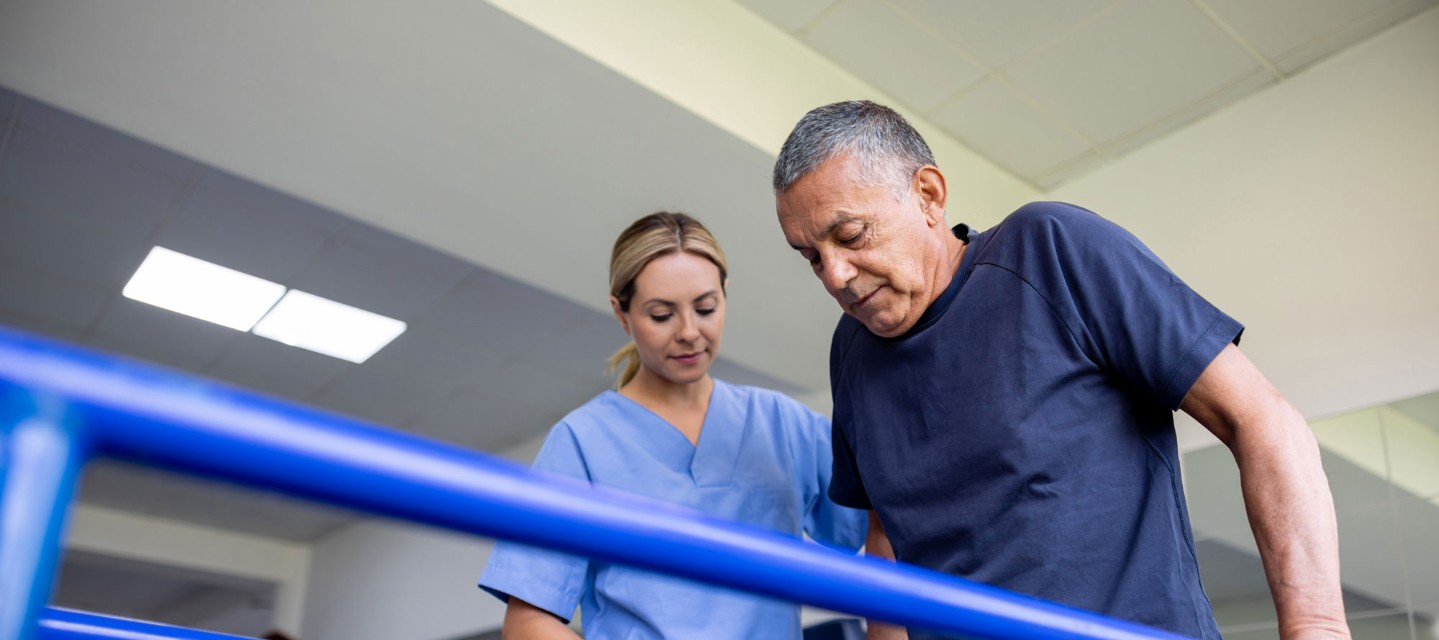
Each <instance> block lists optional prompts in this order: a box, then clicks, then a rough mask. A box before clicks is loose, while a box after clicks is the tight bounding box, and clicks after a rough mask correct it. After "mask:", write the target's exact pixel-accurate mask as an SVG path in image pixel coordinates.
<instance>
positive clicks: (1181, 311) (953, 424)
mask: <svg viewBox="0 0 1439 640" xmlns="http://www.w3.org/2000/svg"><path fill="white" fill-rule="evenodd" d="M774 190H775V196H776V201H777V209H778V213H779V221H780V226H781V227H782V229H783V231H784V235H785V239H786V240H788V242H789V244H790V245H791V246H792V247H794V249H795V250H796V251H798V252H799V253H800V255H801V256H803V257H804V259H805V260H807V261H808V262H809V263H810V267H811V268H812V269H813V270H814V274H815V276H817V277H818V278H819V279H820V282H821V283H822V284H823V285H824V288H825V290H826V291H828V292H829V293H830V295H831V296H833V297H834V299H835V300H836V301H837V302H839V306H840V308H841V309H843V310H844V314H845V315H844V316H843V317H842V318H841V319H840V321H839V325H838V327H836V329H835V331H834V338H833V342H832V346H831V350H830V385H831V389H832V392H833V394H834V437H833V443H834V465H835V469H834V479H833V483H832V484H831V486H830V495H831V497H832V498H833V499H834V501H835V502H837V503H839V504H843V505H847V506H851V507H856V508H860V509H869V510H870V535H869V539H868V548H869V549H870V551H871V552H872V553H877V554H878V555H890V556H891V557H895V558H897V559H898V560H901V561H904V562H909V563H913V564H917V565H920V566H924V567H928V568H930V569H935V570H938V571H943V572H946V573H950V574H954V575H958V576H964V577H966V578H970V579H973V580H978V581H981V582H985V583H988V584H992V585H996V586H999V587H1004V588H1007V589H1011V590H1014V591H1018V592H1021V593H1026V594H1030V595H1034V596H1038V597H1041V598H1046V599H1049V600H1054V601H1057V602H1061V603H1064V604H1068V605H1071V606H1076V607H1080V608H1084V609H1088V610H1092V611H1097V612H1100V613H1104V614H1108V615H1112V616H1116V617H1120V618H1125V619H1128V620H1133V621H1136V622H1140V623H1144V624H1149V625H1153V626H1155V627H1158V628H1162V629H1167V630H1170V631H1174V632H1177V633H1180V634H1184V635H1188V636H1192V637H1198V638H1216V639H1217V638H1219V637H1220V636H1219V631H1218V629H1217V626H1216V624H1215V621H1214V614H1213V612H1212V610H1211V608H1210V605H1209V601H1208V599H1207V598H1206V596H1205V594H1204V591H1203V589H1202V587H1201V585H1200V581H1199V571H1198V566H1197V562H1196V560H1195V553H1194V542H1193V539H1192V535H1191V534H1190V530H1189V516H1188V512H1187V510H1186V507H1185V503H1184V492H1183V487H1182V486H1181V481H1180V474H1179V455H1178V450H1177V445H1176V440H1175V434H1174V415H1173V412H1174V411H1175V410H1178V409H1182V410H1184V411H1185V412H1186V413H1188V414H1190V415H1191V416H1193V417H1194V418H1195V419H1196V420H1198V421H1199V423H1200V424H1203V425H1204V426H1205V427H1206V428H1208V429H1209V430H1210V431H1212V432H1213V433H1214V434H1215V435H1216V436H1218V437H1219V439H1220V440H1221V441H1222V442H1224V444H1225V445H1227V446H1228V447H1229V448H1230V449H1231V450H1232V452H1233V454H1234V457H1235V459H1236V461H1237V462H1238V465H1239V470H1240V476H1241V478H1242V484H1243V493H1244V501H1245V505H1246V507H1247V509H1248V512H1249V518H1250V522H1251V523H1252V525H1253V529H1254V534H1255V537H1256V539H1257V541H1258V543H1259V550H1260V553H1261V555H1262V557H1263V561H1264V567H1265V572H1266V574H1267V575H1268V579H1269V584H1270V588H1271V591H1272V592H1273V595H1274V602H1275V605H1276V607H1277V608H1278V612H1279V624H1280V632H1281V634H1282V635H1283V637H1285V638H1347V637H1348V635H1349V632H1348V628H1347V626H1346V624H1345V619H1344V609H1343V603H1342V602H1341V594H1340V583H1339V561H1338V542H1337V535H1336V533H1335V521H1334V507H1333V501H1332V498H1331V497H1330V494H1329V489H1328V485H1327V483H1326V481H1325V476H1324V471H1323V469H1322V468H1321V466H1320V462H1319V451H1318V446H1317V444H1316V443H1315V441H1314V438H1313V436H1312V434H1311V432H1310V430H1309V428H1308V425H1307V424H1306V423H1305V421H1304V418H1303V416H1302V415H1301V414H1300V413H1299V412H1298V411H1297V410H1296V409H1295V408H1294V407H1293V406H1292V405H1290V404H1289V403H1288V402H1287V401H1286V400H1285V399H1284V398H1283V396H1281V395H1280V393H1279V392H1278V391H1277V390H1275V388H1274V387H1273V386H1272V385H1271V384H1270V383H1269V382H1268V381H1267V380H1266V379H1265V378H1264V376H1263V375H1262V374H1261V373H1260V372H1259V371H1258V370H1257V369H1256V368H1255V366H1254V365H1253V364H1252V363H1251V362H1250V361H1249V360H1248V358H1246V357H1245V355H1244V354H1243V352H1241V351H1240V350H1239V349H1238V347H1237V344H1238V342H1239V337H1240V334H1241V333H1242V332H1243V330H1244V327H1243V326H1242V325H1241V324H1240V323H1239V322H1237V321H1235V320H1234V319H1233V318H1230V317H1229V316H1227V315H1225V314H1224V313H1223V312H1221V311H1220V310H1219V309H1217V308H1215V307H1214V306H1213V305H1211V304H1209V303H1208V302H1207V301H1205V300H1204V299H1203V298H1202V297H1200V296H1199V294H1197V293H1195V292H1194V291H1193V290H1192V289H1190V288H1189V287H1188V286H1186V285H1185V284H1184V283H1183V282H1182V281H1181V280H1180V279H1179V278H1178V277H1177V276H1175V275H1174V274H1173V273H1172V272H1170V271H1169V269H1168V268H1167V267H1166V266H1165V265H1164V264H1163V263H1162V262H1161V261H1160V260H1159V258H1157V257H1156V256H1155V255H1154V254H1153V253H1151V252H1150V251H1149V250H1148V249H1147V248H1145V246H1144V245H1143V244H1142V243H1140V242H1139V240H1138V239H1136V238H1135V237H1134V236H1132V235H1130V234H1129V233H1127V232H1126V231H1124V230H1123V229H1121V228H1120V227H1118V226H1116V225H1114V224H1112V223H1110V222H1108V221H1106V220H1104V219H1103V218H1100V217H1099V216H1098V215H1095V214H1093V213H1091V212H1089V211H1086V210H1084V209H1081V208H1079V207H1076V206H1072V205H1068V204H1062V203H1056V202H1040V203H1032V204H1029V205H1026V206H1024V207H1022V208H1020V209H1019V210H1017V211H1015V212H1014V213H1012V214H1010V215H1009V216H1008V217H1006V218H1005V219H1004V220H1003V221H1002V222H1001V223H1000V224H999V225H998V226H996V227H994V228H992V229H990V230H988V231H982V232H976V231H973V230H971V229H969V228H968V227H967V226H965V225H963V224H960V225H957V226H954V227H952V228H951V227H950V225H949V223H948V222H947V220H946V217H945V200H946V197H947V195H948V192H947V191H946V183H945V177H944V174H943V173H942V172H941V171H940V170H939V168H938V167H937V166H936V165H935V161H934V158H933V156H932V154H931V153H930V150H929V146H928V145H927V144H926V143H925V142H924V140H923V138H921V137H920V135H919V134H918V133H917V132H916V131H915V130H914V129H913V128H912V127H911V126H910V125H909V123H908V122H906V121H905V120H904V118H903V117H901V116H900V115H899V114H898V113H896V112H894V111H893V110H891V109H889V108H887V107H884V106H881V105H878V104H874V103H872V102H867V101H859V102H844V103H837V104H832V105H827V106H824V107H820V108H818V109H815V110H813V111H811V112H810V113H808V114H807V115H805V116H804V118H803V119H802V120H800V122H799V124H797V125H796V126H795V128H794V131H793V132H792V133H791V134H790V136H789V139H788V140H787V141H786V142H785V144H784V148H783V150H782V151H781V152H780V156H779V159H778V161H777V162H776V163H775V170H774ZM895 632H899V633H900V634H901V635H902V630H896V629H894V628H886V627H884V626H882V625H875V626H874V627H873V628H872V630H871V635H872V636H873V637H879V636H881V635H883V634H886V633H895ZM919 633H920V632H919V630H914V637H918V636H919Z"/></svg>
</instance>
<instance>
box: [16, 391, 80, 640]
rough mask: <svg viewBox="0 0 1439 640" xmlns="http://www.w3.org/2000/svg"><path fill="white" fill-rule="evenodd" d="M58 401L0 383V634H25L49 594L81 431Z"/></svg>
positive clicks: (22, 638) (20, 639)
mask: <svg viewBox="0 0 1439 640" xmlns="http://www.w3.org/2000/svg"><path fill="white" fill-rule="evenodd" d="M66 414H67V411H66V406H65V404H64V403H63V402H61V401H60V400H57V399H53V398H48V397H42V396H35V395H32V394H30V393H28V392H26V391H24V390H21V389H17V388H15V387H12V386H9V385H5V384H0V640H31V639H32V638H34V637H35V629H36V621H37V618H38V617H39V615H40V611H41V609H42V608H43V607H44V606H45V604H46V602H47V601H48V600H49V599H50V587H51V584H52V583H53V581H54V575H55V568H56V565H57V563H58V560H59V556H60V543H61V535H62V533H63V531H64V527H65V514H66V512H67V511H68V510H69V506H70V498H71V497H72V496H73V494H74V492H75V481H76V479H77V478H78V476H79V474H80V466H81V465H82V464H83V463H84V451H83V449H84V446H83V443H82V437H81V436H82V434H81V433H80V432H79V430H78V429H77V428H75V426H74V425H72V424H71V421H70V419H69V417H68V416H67V415H66Z"/></svg>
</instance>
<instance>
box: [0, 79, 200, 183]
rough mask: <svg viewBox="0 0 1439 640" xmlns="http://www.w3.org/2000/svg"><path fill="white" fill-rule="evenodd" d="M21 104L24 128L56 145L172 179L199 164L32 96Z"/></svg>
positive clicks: (185, 173) (21, 122)
mask: <svg viewBox="0 0 1439 640" xmlns="http://www.w3.org/2000/svg"><path fill="white" fill-rule="evenodd" d="M20 105H21V106H20V120H19V125H20V129H21V130H24V131H29V132H33V133H36V134H38V135H40V136H42V137H44V138H47V139H49V140H50V142H51V143H52V144H56V145H59V146H64V147H68V148H71V149H72V150H83V151H84V152H86V153H89V154H92V155H95V156H99V157H102V158H105V159H106V160H110V161H114V162H120V163H124V164H126V165H130V166H132V167H134V168H136V169H138V170H141V171H143V172H146V173H152V174H157V175H162V176H166V177H170V178H177V179H183V178H186V177H188V176H190V175H191V174H192V173H193V172H194V171H195V170H196V169H197V167H198V164H197V163H196V162H195V161H193V160H190V159H189V158H186V157H184V156H181V155H179V154H176V153H172V152H170V151H166V150H165V149H161V148H160V147H157V146H155V145H152V144H150V143H148V142H146V141H144V140H140V139H138V138H135V137H133V136H130V135H126V134H124V133H120V132H119V131H116V130H114V129H111V128H109V127H106V126H104V125H101V124H98V123H95V122H92V121H90V120H86V119H85V118H81V117H80V116H77V115H75V114H72V113H69V112H66V111H63V110H60V109H56V108H54V107H52V106H50V105H48V104H45V103H43V102H38V101H36V100H34V99H32V98H22V99H21V103H20Z"/></svg>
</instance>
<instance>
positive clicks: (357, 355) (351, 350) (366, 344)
mask: <svg viewBox="0 0 1439 640" xmlns="http://www.w3.org/2000/svg"><path fill="white" fill-rule="evenodd" d="M404 332H405V323H404V322H401V321H399V320H396V319H394V318H387V317H385V316H382V315H380V314H377V313H370V312H369V311H365V310H364V309H356V308H354V307H352V306H349V305H346V304H340V303H338V302H335V301H334V300H327V299H325V298H321V297H320V296H316V295H311V294H308V293H305V292H304V291H296V290H293V289H291V290H290V292H289V293H287V294H285V297H284V298H281V299H280V302H279V303H278V304H276V305H275V308H274V309H272V310H271V311H270V313H269V314H268V315H266V316H265V317H264V319H263V320H260V323H259V324H257V325H255V329H254V334H255V335H257V336H264V337H266V338H270V339H271V340H278V341H280V342H283V343H285V344H288V345H291V346H296V347H300V348H303V349H309V350H311V351H316V352H319V353H323V354H325V355H327V356H333V357H336V358H340V359H342V360H349V361H350V362H354V363H356V364H359V363H361V362H364V361H365V360H368V359H369V357H370V356H372V355H375V352H376V351H379V350H380V349H381V348H383V347H384V346H385V345H387V344H389V343H390V341H391V340H394V339H395V338H396V337H398V336H399V335H400V334H401V333H404Z"/></svg>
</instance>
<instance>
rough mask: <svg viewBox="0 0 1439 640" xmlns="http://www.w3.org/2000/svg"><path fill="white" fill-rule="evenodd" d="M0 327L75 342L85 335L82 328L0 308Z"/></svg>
mask: <svg viewBox="0 0 1439 640" xmlns="http://www.w3.org/2000/svg"><path fill="white" fill-rule="evenodd" d="M0 327H5V328H7V329H12V330H15V331H22V332H24V333H29V334H34V335H37V336H45V337H48V338H52V339H55V340H64V341H66V342H76V343H78V342H80V339H81V338H82V337H83V336H84V335H85V330H84V329H81V328H77V327H67V326H64V325H60V324H56V323H55V322H54V321H52V320H41V319H40V318H38V317H35V316H32V315H29V314H27V313H25V312H24V311H11V310H9V309H0Z"/></svg>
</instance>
